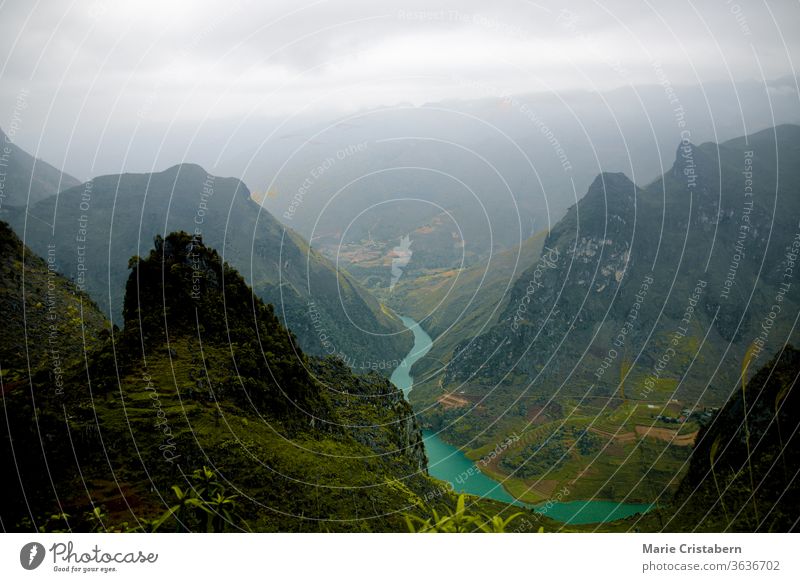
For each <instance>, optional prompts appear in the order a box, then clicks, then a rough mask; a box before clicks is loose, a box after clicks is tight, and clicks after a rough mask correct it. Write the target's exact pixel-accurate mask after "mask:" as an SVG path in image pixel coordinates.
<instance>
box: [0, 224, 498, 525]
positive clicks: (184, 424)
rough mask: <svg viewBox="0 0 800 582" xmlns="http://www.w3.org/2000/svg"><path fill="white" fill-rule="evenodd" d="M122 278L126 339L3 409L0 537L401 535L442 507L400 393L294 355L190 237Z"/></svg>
mask: <svg viewBox="0 0 800 582" xmlns="http://www.w3.org/2000/svg"><path fill="white" fill-rule="evenodd" d="M129 267H130V269H131V271H130V274H129V277H128V281H127V285H126V289H127V291H126V296H125V300H124V309H123V313H124V317H125V326H124V328H123V329H122V330H121V331H115V332H114V334H113V338H112V337H107V338H106V339H105V340H104V341H103V343H102V345H100V346H98V347H96V348H89V349H87V352H86V360H85V362H81V363H77V362H76V363H74V364H73V365H71V366H70V367H69V368H68V369H65V371H64V390H63V391H62V392H60V393H55V392H54V391H53V390H51V387H50V384H49V383H48V376H47V374H46V373H41V374H38V375H37V376H36V377H35V378H34V379H33V381H32V383H31V389H30V390H16V391H12V392H11V393H10V394H8V395H6V397H5V398H4V399H3V403H2V406H3V411H2V413H3V415H4V418H6V419H7V431H4V432H5V433H6V435H5V436H6V438H4V439H3V441H2V446H0V461H1V462H2V463H3V465H2V466H5V467H9V466H12V464H13V466H15V467H17V478H15V479H9V480H7V483H6V485H5V489H4V495H3V497H2V499H0V516H1V517H2V523H3V527H4V528H5V529H12V530H29V529H32V528H41V529H42V530H43V531H61V530H72V531H87V530H95V531H154V530H157V529H158V530H161V531H165V530H173V531H187V530H188V531H223V530H225V531H237V530H246V531H299V530H302V531H406V530H407V526H406V523H405V516H406V515H417V516H418V517H420V518H421V517H425V516H427V515H428V514H429V512H430V510H431V509H432V508H438V509H439V510H440V511H441V510H442V509H443V508H447V507H448V506H450V507H452V506H453V504H454V498H453V497H452V495H451V494H450V493H449V492H447V491H446V488H445V485H444V484H443V483H441V482H438V481H436V480H434V479H432V478H430V477H429V476H428V475H427V459H426V456H425V451H424V446H423V443H422V437H421V433H420V429H419V426H418V425H417V423H416V421H415V418H414V414H413V411H412V410H411V407H410V406H409V405H408V403H407V402H406V401H405V400H404V398H403V396H402V393H401V392H400V391H399V390H398V389H397V388H395V387H394V386H393V385H392V384H390V383H389V382H388V381H387V380H386V379H385V378H383V377H381V376H380V375H378V374H376V373H370V374H360V375H356V374H353V373H352V371H350V370H349V369H348V368H347V367H346V366H345V365H344V364H343V363H342V362H341V361H340V360H338V359H336V358H330V357H328V358H324V359H321V358H315V357H310V356H307V355H306V354H304V353H303V352H302V351H301V350H300V349H299V348H298V347H297V346H296V345H294V338H293V335H292V334H291V333H290V332H288V331H287V330H286V329H285V328H284V327H283V325H282V324H281V322H280V321H279V319H278V317H277V314H276V313H275V311H274V310H273V308H272V306H271V305H269V304H266V303H264V302H263V301H262V300H261V299H260V298H258V297H257V296H256V295H255V294H254V292H253V290H252V289H251V288H250V287H248V286H247V284H246V283H245V281H244V279H243V278H242V277H241V276H240V275H239V274H238V273H237V272H236V271H235V270H234V269H233V268H231V267H230V266H229V265H228V264H227V263H225V262H224V261H223V260H222V257H221V256H220V255H219V254H218V253H217V252H216V251H215V250H213V249H211V248H209V247H207V246H206V245H205V243H204V241H203V240H202V238H201V237H197V236H194V235H189V234H188V233H185V232H177V233H172V234H170V235H168V236H167V237H165V238H162V237H157V238H156V239H155V246H154V248H153V249H152V250H151V251H150V252H149V253H148V254H147V256H145V257H144V258H141V257H134V258H133V259H132V260H131V261H130V264H129ZM79 341H80V340H79V338H77V337H75V336H70V337H65V338H63V342H64V343H65V344H67V343H70V342H72V343H75V342H79ZM23 452H24V454H23ZM432 492H436V494H435V495H434V494H433V493H432ZM473 506H474V507H479V508H483V509H486V508H488V509H489V510H490V511H494V510H497V511H498V512H502V511H501V510H502V507H500V506H499V505H496V504H493V503H491V502H478V501H476V502H475V503H474V504H473ZM48 516H52V517H48Z"/></svg>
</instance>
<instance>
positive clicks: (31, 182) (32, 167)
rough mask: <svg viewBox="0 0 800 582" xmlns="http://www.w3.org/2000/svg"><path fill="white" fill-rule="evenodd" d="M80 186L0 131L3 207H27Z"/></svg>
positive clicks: (0, 172) (1, 199)
mask: <svg viewBox="0 0 800 582" xmlns="http://www.w3.org/2000/svg"><path fill="white" fill-rule="evenodd" d="M78 184H80V180H78V179H77V178H73V177H72V176H70V175H69V174H66V173H64V172H62V171H61V170H58V169H56V168H54V167H53V166H51V165H50V164H48V163H47V162H44V161H42V160H39V159H37V158H34V157H33V156H32V155H30V154H29V153H28V152H26V151H25V150H23V149H22V148H20V147H18V146H17V145H15V144H14V143H13V142H12V141H11V139H10V138H9V137H8V136H7V135H6V134H5V133H3V131H2V130H0V208H3V207H6V206H26V205H28V204H36V203H37V202H39V201H40V200H43V199H44V198H47V197H48V196H52V195H53V194H57V193H58V192H59V191H61V190H66V189H67V188H72V187H73V186H77V185H78Z"/></svg>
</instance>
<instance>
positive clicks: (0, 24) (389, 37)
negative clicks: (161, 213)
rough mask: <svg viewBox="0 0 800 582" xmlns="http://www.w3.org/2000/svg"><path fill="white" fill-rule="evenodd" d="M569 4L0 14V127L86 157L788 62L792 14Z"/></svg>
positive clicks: (21, 8)
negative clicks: (68, 143) (259, 126)
mask: <svg viewBox="0 0 800 582" xmlns="http://www.w3.org/2000/svg"><path fill="white" fill-rule="evenodd" d="M570 4H571V7H570V9H569V10H568V11H567V10H564V9H563V8H562V5H563V3H561V2H528V1H525V0H494V1H492V2H486V0H481V1H477V0H476V1H473V0H458V1H451V2H437V0H425V1H419V2H417V1H414V0H399V1H395V0H372V1H367V0H360V1H356V0H330V1H316V2H314V1H308V0H291V1H284V0H269V1H268V2H257V1H248V0H226V1H224V2H211V1H202V0H136V1H122V0H120V1H109V2H101V1H99V0H93V1H85V2H84V1H69V0H65V1H59V2H43V1H39V2H35V1H32V0H6V1H4V2H2V1H0V47H2V48H1V49H0V80H1V81H2V82H0V126H2V127H3V128H8V127H9V125H10V124H11V123H12V120H14V119H16V123H15V125H18V126H19V130H18V132H17V141H19V143H20V144H21V145H23V146H24V147H27V148H28V149H31V150H37V149H39V151H43V152H47V151H48V149H47V141H48V138H50V137H51V136H52V139H53V141H54V142H55V141H59V142H63V141H64V140H68V139H69V136H71V135H73V132H74V134H75V142H76V143H79V142H81V140H83V142H86V141H87V140H89V138H88V137H87V136H90V135H91V136H92V137H91V140H93V141H95V142H97V143H100V142H101V141H102V140H103V139H105V140H108V139H111V138H117V137H119V136H122V135H129V134H130V133H131V132H132V131H134V130H137V131H141V132H148V131H150V132H153V131H161V129H160V128H164V127H168V126H169V124H171V123H172V124H174V126H175V127H182V128H186V127H192V126H193V125H202V124H205V123H214V122H219V121H220V120H238V121H241V120H246V119H250V118H262V117H275V116H286V115H294V114H298V113H303V112H329V113H334V114H338V113H345V112H348V111H354V110H358V109H362V108H369V107H374V106H378V105H391V104H396V103H401V102H408V103H412V104H423V103H426V102H430V101H437V100H442V99H449V98H473V97H481V96H490V95H496V94H498V93H504V94H505V93H523V92H538V91H562V90H566V89H590V90H591V89H609V88H613V87H618V86H624V85H630V84H652V83H656V82H657V81H658V80H659V77H658V71H657V68H656V67H654V66H653V63H654V62H656V61H657V62H660V63H661V65H662V68H663V71H664V74H666V75H667V76H668V78H669V81H670V82H671V83H674V84H681V83H698V82H707V81H712V80H729V79H733V80H745V79H762V78H766V79H771V78H776V77H780V76H784V75H788V74H792V71H793V61H796V60H798V58H799V57H800V53H799V52H798V43H800V35H799V34H797V23H798V22H800V4H799V3H798V2H797V1H789V0H785V1H770V2H744V1H743V0H742V1H741V2H740V3H737V2H733V1H727V0H704V1H702V2H684V1H681V0H676V1H674V2H673V1H671V2H656V1H654V0H637V1H634V2H631V1H630V0H626V1H624V2H616V1H614V2H590V1H587V2H573V3H570ZM662 78H663V77H662ZM238 121H237V122H238ZM137 128H138V129H137ZM56 161H58V160H56Z"/></svg>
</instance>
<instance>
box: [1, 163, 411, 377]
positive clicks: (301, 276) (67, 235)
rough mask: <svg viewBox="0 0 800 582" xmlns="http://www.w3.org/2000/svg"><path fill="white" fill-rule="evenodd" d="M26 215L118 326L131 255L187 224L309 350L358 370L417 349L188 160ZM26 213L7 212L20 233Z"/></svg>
mask: <svg viewBox="0 0 800 582" xmlns="http://www.w3.org/2000/svg"><path fill="white" fill-rule="evenodd" d="M28 212H29V215H28V218H27V231H26V237H27V238H26V240H27V243H28V244H29V245H30V246H31V248H33V249H34V250H35V251H37V252H39V253H40V254H43V253H45V252H46V251H47V249H48V245H51V244H53V245H55V252H56V255H57V257H58V264H59V266H60V269H61V272H62V273H64V274H65V275H66V276H67V277H69V278H71V279H73V280H75V282H76V283H77V284H78V285H79V286H81V287H82V288H84V289H85V290H86V291H87V292H88V293H89V294H90V295H91V296H92V297H94V298H95V299H96V301H97V302H98V304H99V305H100V306H101V308H102V309H103V310H104V311H105V312H107V313H110V317H111V318H112V321H114V322H115V323H119V322H120V314H121V309H122V299H123V292H124V282H125V280H126V278H127V270H126V263H127V260H128V258H129V257H130V256H132V255H137V254H140V253H141V252H142V249H143V248H146V247H147V246H149V244H150V241H151V240H152V238H153V236H155V235H157V234H159V233H160V234H163V233H166V232H171V231H174V230H185V231H187V232H191V233H197V234H200V235H202V236H203V238H204V240H205V241H206V242H207V243H208V244H209V245H212V246H214V247H215V248H218V249H219V250H220V254H221V255H222V256H223V258H224V260H226V261H227V262H229V263H230V264H231V265H233V266H234V267H236V268H237V269H239V270H240V272H241V273H242V274H243V275H244V276H245V277H246V279H247V280H248V282H249V283H250V284H252V285H253V287H254V288H255V290H256V293H257V294H258V295H259V296H260V297H261V298H262V299H264V300H265V301H267V302H270V303H272V304H274V305H275V307H276V311H277V313H278V314H279V316H280V317H281V318H282V319H283V321H284V322H286V323H287V324H288V325H289V326H290V327H291V329H292V330H293V331H294V333H296V334H297V336H298V338H299V341H300V343H301V345H302V346H303V348H304V349H305V350H306V351H308V352H309V353H312V354H337V355H340V356H342V357H343V358H345V359H346V360H347V361H349V362H352V363H353V365H354V366H356V367H357V366H359V365H363V367H365V368H370V367H373V368H378V367H379V366H378V365H377V364H378V363H380V362H384V361H392V360H395V359H398V358H400V357H402V355H403V354H404V353H405V352H406V351H407V350H408V349H409V348H410V346H411V342H412V340H411V337H410V334H409V333H407V332H405V330H404V329H403V327H402V324H401V323H400V321H399V320H398V319H397V318H396V317H395V316H394V315H392V314H391V312H390V311H388V310H385V309H383V308H382V306H381V305H380V304H379V303H378V302H377V301H376V300H375V299H374V298H372V297H371V296H370V295H369V294H368V293H367V292H365V291H364V290H363V289H362V288H361V287H360V286H359V285H358V284H357V283H356V282H355V281H353V279H352V278H350V277H349V275H347V274H346V273H343V272H341V271H340V272H337V270H336V268H335V267H334V266H333V265H332V264H331V263H330V262H329V261H328V260H326V259H324V258H323V257H321V256H320V255H319V254H317V253H316V252H315V251H314V250H313V249H310V248H309V247H308V245H307V244H306V242H305V241H303V240H302V239H301V238H300V237H299V236H298V235H297V234H296V233H294V232H292V231H290V230H287V229H285V227H283V226H282V225H280V224H279V223H278V222H277V221H276V220H275V219H274V218H273V217H272V216H271V215H269V214H268V213H267V212H266V211H265V210H263V209H261V208H260V207H259V206H258V205H257V204H256V203H255V202H253V201H252V200H251V199H250V193H249V191H248V190H247V187H246V186H245V185H244V184H243V183H242V182H240V181H239V180H237V179H234V178H220V177H216V176H211V175H209V174H208V173H207V172H206V171H205V170H203V169H202V168H200V167H199V166H195V165H191V164H183V165H179V166H174V167H172V168H169V169H168V170H165V171H163V172H158V173H154V174H122V175H110V176H100V177H98V178H95V179H94V180H92V181H91V182H87V183H86V184H82V185H80V186H77V187H75V188H72V189H69V190H66V191H64V192H61V193H60V194H59V196H58V197H50V198H48V199H45V200H43V201H41V202H39V203H38V204H35V205H33V206H32V207H31V208H29V211H28ZM52 217H55V218H56V221H55V224H54V225H53V224H51V221H52ZM24 219H25V216H24V214H22V213H21V212H9V213H8V220H9V222H10V223H11V224H12V226H14V227H15V228H17V229H18V231H21V228H22V224H23V221H24ZM362 363H363V364H362ZM370 364H374V365H370ZM382 368H385V366H384V367H382Z"/></svg>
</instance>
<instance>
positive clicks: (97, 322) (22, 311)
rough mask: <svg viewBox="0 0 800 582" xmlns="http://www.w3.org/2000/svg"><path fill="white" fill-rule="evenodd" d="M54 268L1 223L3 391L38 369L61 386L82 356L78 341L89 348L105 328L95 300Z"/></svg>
mask: <svg viewBox="0 0 800 582" xmlns="http://www.w3.org/2000/svg"><path fill="white" fill-rule="evenodd" d="M57 269H58V264H57V263H55V262H54V260H52V259H51V257H50V256H48V258H47V259H42V258H40V257H38V256H36V255H34V254H33V253H32V252H31V250H30V249H28V248H26V247H25V246H24V245H23V244H22V242H20V240H19V238H17V236H16V235H15V234H14V233H13V232H12V230H11V228H10V227H9V226H8V225H7V224H6V223H4V222H0V311H1V312H2V313H3V327H4V329H3V333H2V334H0V368H1V369H2V379H3V384H4V390H6V391H10V390H12V389H14V388H15V387H20V386H24V385H26V384H27V380H28V378H29V373H31V374H35V373H37V372H39V371H42V370H44V371H46V373H47V375H48V378H49V382H50V384H51V386H52V388H53V389H54V390H55V389H59V390H60V389H61V388H62V386H61V383H62V379H63V378H62V377H63V374H64V370H65V369H66V368H67V367H69V366H70V365H73V364H74V363H75V362H80V361H81V360H82V359H83V354H84V349H83V347H84V345H83V342H86V347H87V349H90V350H91V349H92V348H93V347H96V346H97V345H98V343H99V342H100V341H102V340H101V338H102V336H103V334H107V332H108V330H107V326H106V322H105V318H104V317H103V315H102V313H100V310H99V309H98V308H97V306H96V305H95V304H94V302H93V301H92V300H91V299H89V296H88V295H86V294H85V293H82V292H80V291H79V290H78V289H77V288H76V287H75V285H74V284H72V283H70V282H69V281H67V280H66V279H64V278H63V277H62V276H61V275H59V274H58V272H57Z"/></svg>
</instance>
